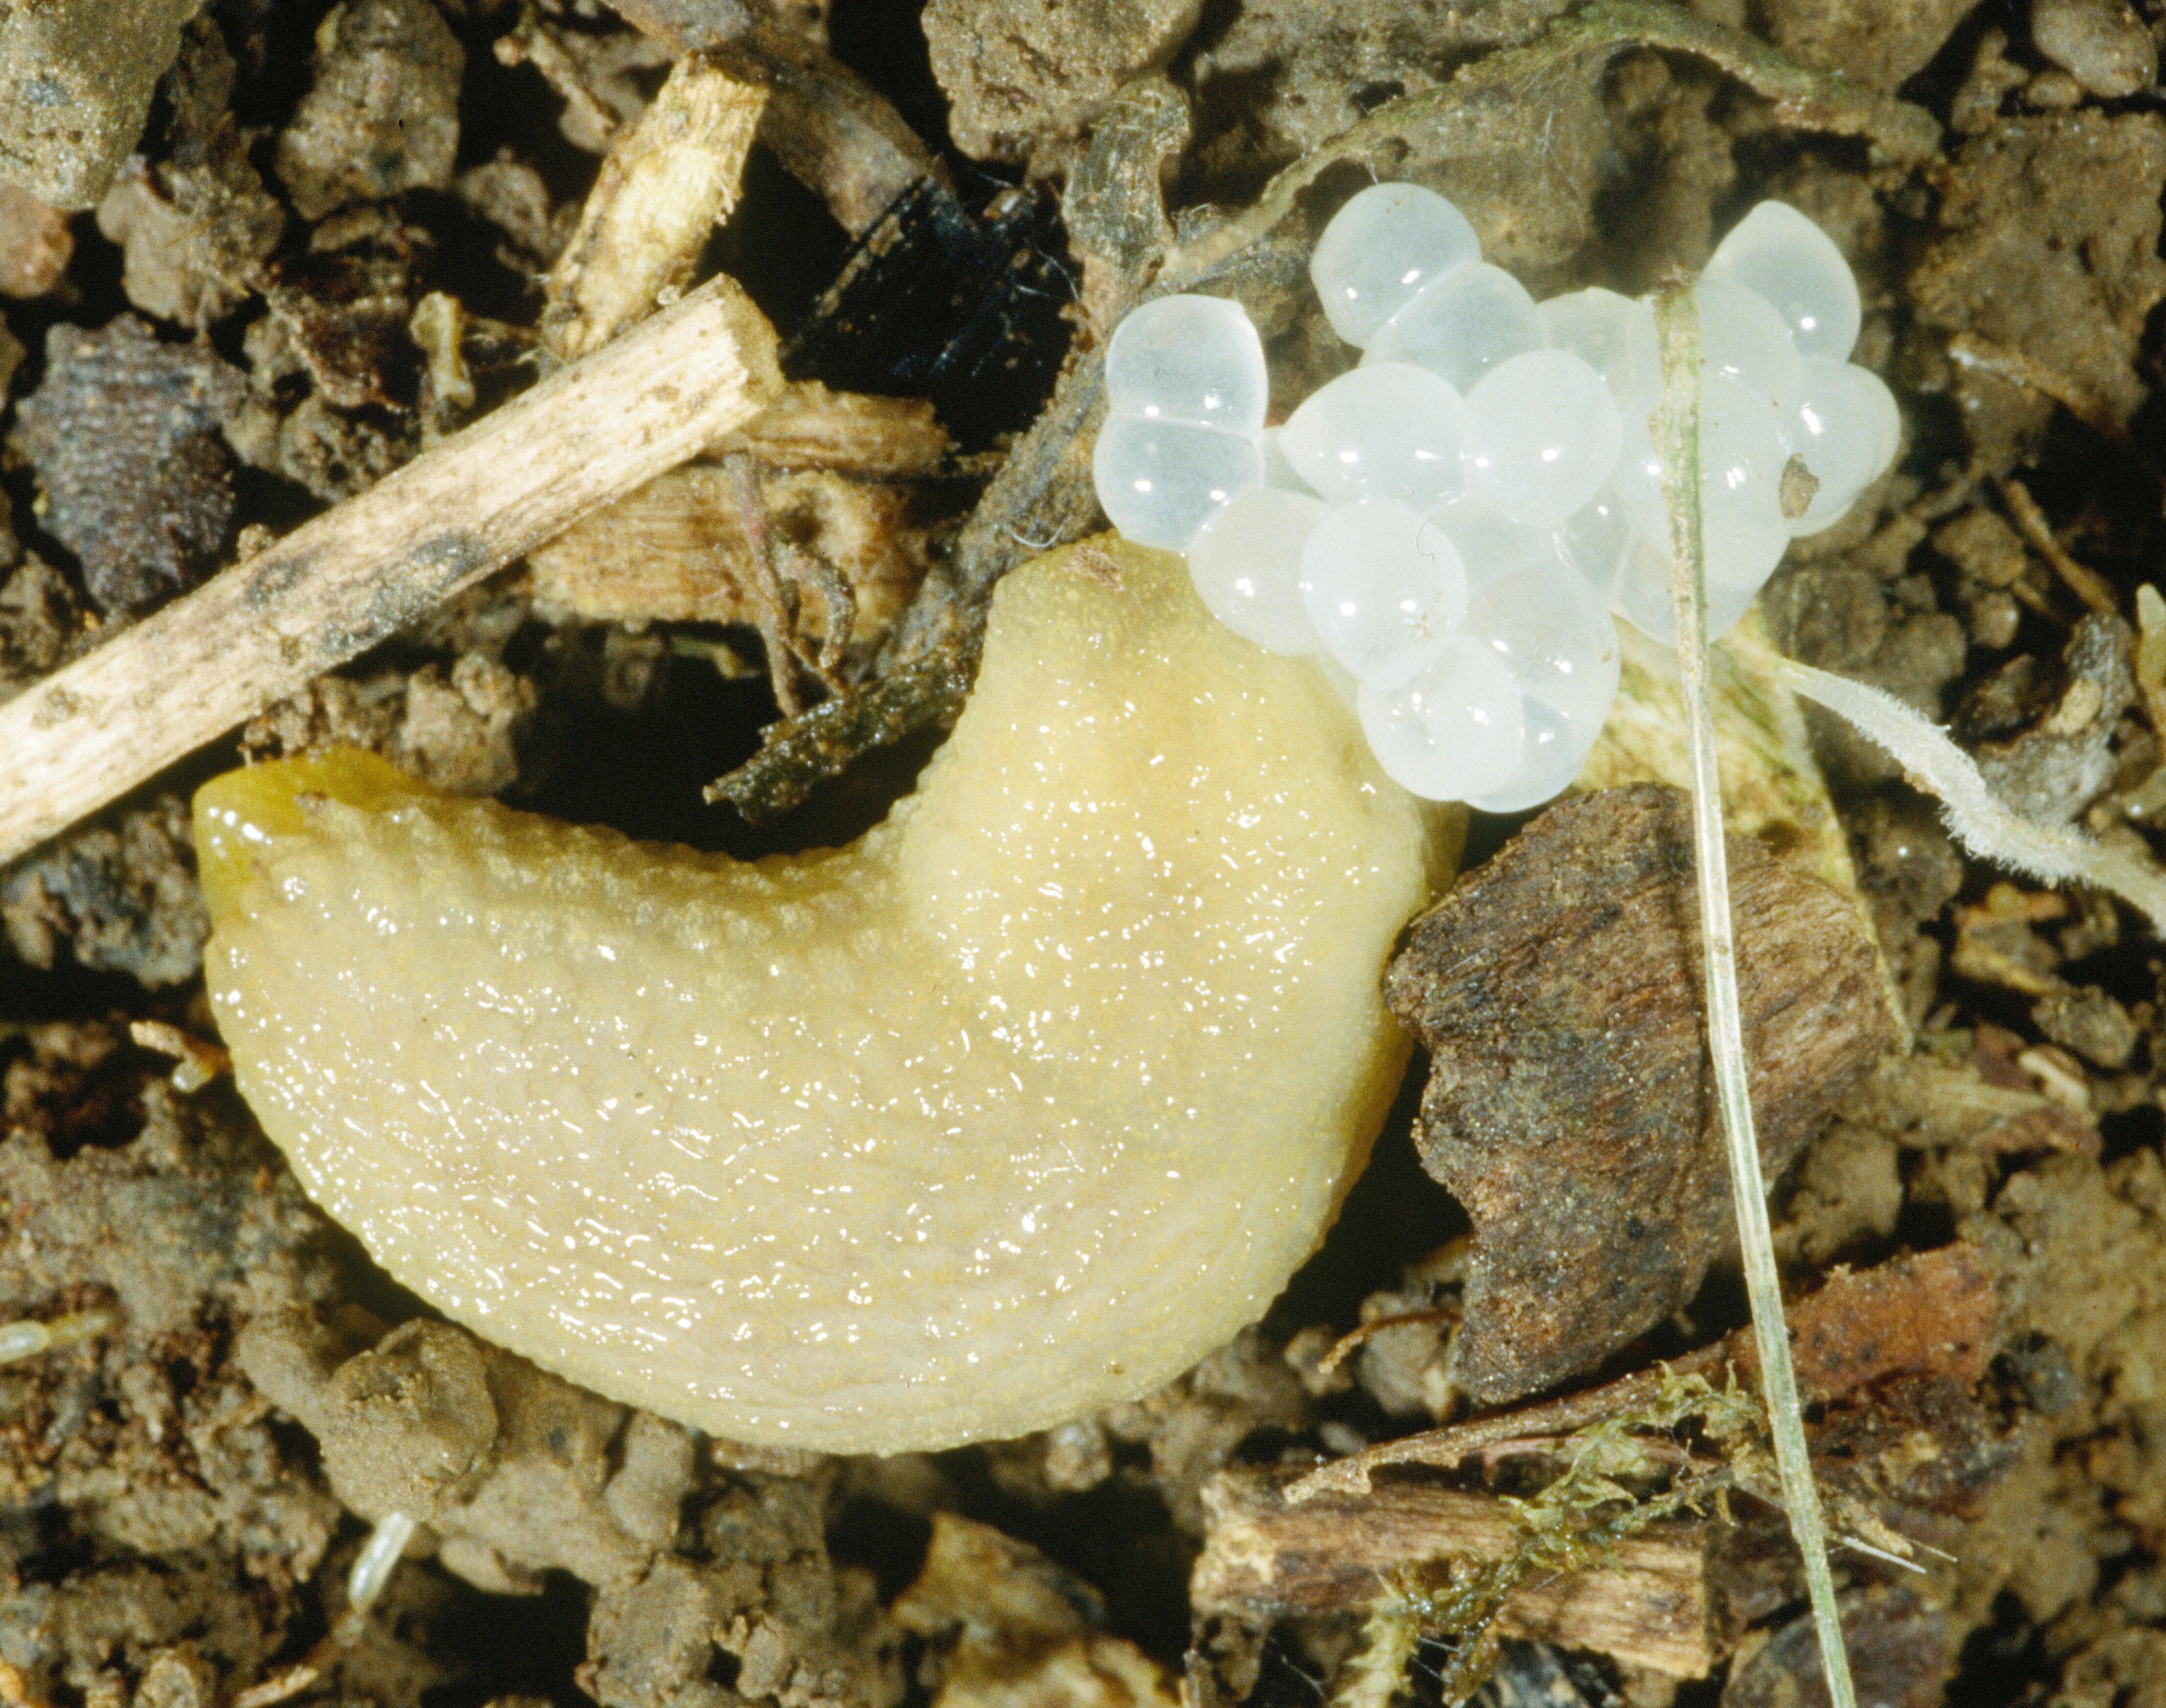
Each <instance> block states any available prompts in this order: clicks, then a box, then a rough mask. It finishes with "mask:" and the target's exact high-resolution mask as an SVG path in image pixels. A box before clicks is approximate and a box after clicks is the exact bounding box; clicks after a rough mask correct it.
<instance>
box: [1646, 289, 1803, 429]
mask: <svg viewBox="0 0 2166 1708" xmlns="http://www.w3.org/2000/svg"><path fill="white" fill-rule="evenodd" d="M1693 302H1694V304H1695V305H1696V306H1697V307H1698V309H1699V358H1700V366H1702V367H1703V368H1705V369H1706V370H1708V371H1709V372H1713V373H1720V374H1727V375H1728V376H1729V377H1730V378H1732V379H1734V380H1737V381H1740V382H1742V383H1743V384H1744V385H1745V386H1746V387H1747V388H1748V389H1749V390H1751V391H1753V392H1757V393H1759V395H1760V396H1762V397H1763V398H1767V399H1769V400H1770V401H1771V402H1783V401H1786V400H1787V399H1788V398H1794V397H1795V396H1796V395H1797V393H1798V387H1799V385H1800V384H1801V383H1802V382H1803V381H1804V373H1805V365H1804V357H1803V356H1799V354H1798V346H1797V344H1796V342H1795V341H1794V340H1793V339H1792V337H1791V335H1790V327H1789V323H1788V321H1786V320H1784V319H1783V317H1782V316H1781V315H1780V314H1777V313H1776V312H1775V308H1774V306H1773V305H1772V303H1769V302H1768V301H1767V298H1764V297H1762V296H1761V295H1760V294H1759V293H1757V291H1748V290H1746V288H1745V287H1744V286H1742V285H1741V284H1738V283H1736V282H1735V281H1734V280H1730V279H1702V280H1701V281H1700V282H1699V283H1698V285H1696V286H1694V287H1693ZM1650 318H1651V317H1650Z"/></svg>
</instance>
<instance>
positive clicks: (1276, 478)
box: [1256, 427, 1315, 494]
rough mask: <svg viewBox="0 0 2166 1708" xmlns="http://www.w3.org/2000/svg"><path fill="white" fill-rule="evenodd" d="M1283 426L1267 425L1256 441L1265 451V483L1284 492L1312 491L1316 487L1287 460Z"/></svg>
mask: <svg viewBox="0 0 2166 1708" xmlns="http://www.w3.org/2000/svg"><path fill="white" fill-rule="evenodd" d="M1285 432H1286V429H1285V428H1283V427H1266V428H1265V429H1264V430H1263V432H1262V433H1261V434H1260V435H1258V436H1257V439H1256V443H1257V445H1259V446H1260V448H1261V450H1262V451H1263V453H1264V484H1265V486H1267V487H1272V488H1276V489H1277V490H1278V491H1280V492H1284V493H1312V494H1313V492H1314V490H1315V489H1314V488H1312V487H1311V486H1310V485H1309V483H1308V482H1307V481H1305V480H1303V479H1302V477H1301V471H1300V470H1299V469H1297V468H1296V467H1294V466H1293V465H1292V463H1291V462H1289V461H1286V445H1285V443H1284V442H1283V435H1284V434H1285Z"/></svg>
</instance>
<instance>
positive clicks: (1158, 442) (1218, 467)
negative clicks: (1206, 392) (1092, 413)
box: [1091, 415, 1264, 551]
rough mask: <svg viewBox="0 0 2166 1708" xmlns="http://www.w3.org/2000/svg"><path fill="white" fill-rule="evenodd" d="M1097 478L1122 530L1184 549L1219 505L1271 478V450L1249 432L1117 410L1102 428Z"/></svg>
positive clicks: (1094, 456)
mask: <svg viewBox="0 0 2166 1708" xmlns="http://www.w3.org/2000/svg"><path fill="white" fill-rule="evenodd" d="M1091 480H1092V481H1093V482H1094V483H1095V484H1096V487H1097V489H1098V502H1099V503H1100V504H1101V506H1102V507H1103V508H1104V509H1105V512H1106V515H1107V519H1109V520H1110V521H1111V522H1112V525H1114V526H1115V527H1116V528H1117V529H1119V530H1121V532H1122V533H1123V534H1125V535H1128V538H1129V539H1131V540H1134V541H1135V542H1136V543H1137V544H1138V546H1159V547H1161V548H1162V549H1164V550H1165V551H1182V550H1184V549H1186V546H1187V545H1188V542H1189V540H1190V538H1191V536H1192V535H1194V534H1195V532H1196V530H1197V528H1199V527H1201V526H1202V524H1203V520H1204V519H1205V518H1206V517H1207V516H1208V515H1210V514H1211V513H1212V511H1213V510H1215V509H1218V506H1219V505H1221V504H1223V503H1225V502H1226V501H1227V500H1228V499H1229V498H1232V497H1233V496H1234V493H1239V492H1244V491H1246V490H1247V489H1248V488H1250V487H1255V486H1261V485H1262V484H1263V480H1264V456H1263V452H1262V451H1261V450H1260V449H1259V448H1258V446H1257V445H1256V441H1255V440H1253V439H1251V438H1249V437H1247V436H1246V435H1243V434H1239V433H1225V432H1222V431H1220V430H1218V428H1216V427H1192V426H1190V425H1187V424H1185V423H1182V422H1177V421H1150V420H1146V419H1144V418H1143V417H1142V416H1140V415H1113V416H1109V417H1108V418H1107V421H1106V424H1105V425H1104V426H1102V427H1101V428H1100V429H1099V430H1098V443H1097V445H1096V447H1095V449H1094V450H1093V451H1091Z"/></svg>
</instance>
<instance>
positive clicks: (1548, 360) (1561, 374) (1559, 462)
mask: <svg viewBox="0 0 2166 1708" xmlns="http://www.w3.org/2000/svg"><path fill="white" fill-rule="evenodd" d="M1622 443H1623V435H1622V430H1621V428H1620V425H1619V420H1618V415H1617V403H1616V400H1615V399H1614V398H1612V397H1611V396H1610V394H1609V387H1608V386H1606V385H1604V384H1603V380H1602V376H1601V375H1600V374H1598V373H1597V372H1595V371H1594V370H1593V368H1592V367H1590V366H1588V364H1587V363H1586V362H1584V361H1581V360H1580V358H1579V357H1577V356H1574V355H1572V353H1571V352H1570V351H1563V350H1533V351H1527V352H1526V353H1525V354H1524V355H1523V356H1511V357H1508V358H1507V359H1506V360H1505V361H1501V362H1499V363H1498V364H1497V366H1494V367H1492V368H1491V369H1490V370H1489V372H1487V373H1486V374H1484V375H1482V377H1481V379H1480V380H1478V381H1477V382H1476V383H1475V387H1474V389H1473V390H1472V391H1471V392H1469V393H1467V395H1466V440H1465V449H1464V451H1462V453H1461V456H1462V460H1463V461H1464V462H1465V463H1466V483H1467V486H1468V488H1470V490H1471V492H1472V493H1474V495H1475V496H1476V497H1477V498H1481V499H1482V502H1484V503H1487V505H1488V506H1489V507H1490V508H1491V509H1493V510H1495V511H1497V512H1498V514H1502V515H1505V516H1508V517H1510V518H1511V519H1513V520H1514V521H1519V522H1531V523H1533V524H1535V525H1537V526H1539V527H1544V528H1555V527H1557V526H1558V525H1561V523H1562V522H1563V521H1564V519H1565V518H1566V517H1567V516H1569V515H1571V514H1572V512H1573V511H1575V510H1577V509H1579V507H1580V506H1581V505H1582V504H1584V503H1587V502H1588V500H1589V499H1591V498H1593V496H1594V495H1595V493H1597V492H1598V491H1600V490H1601V488H1602V486H1603V482H1605V481H1607V480H1608V479H1609V472H1610V470H1611V469H1612V468H1613V467H1615V465H1616V461H1617V452H1618V450H1619V446H1620V445H1621V444H1622Z"/></svg>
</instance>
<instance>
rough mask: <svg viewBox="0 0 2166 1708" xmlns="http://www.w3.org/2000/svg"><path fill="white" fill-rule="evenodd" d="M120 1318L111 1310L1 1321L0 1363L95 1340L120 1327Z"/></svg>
mask: <svg viewBox="0 0 2166 1708" xmlns="http://www.w3.org/2000/svg"><path fill="white" fill-rule="evenodd" d="M119 1322H120V1319H119V1317H118V1316H117V1315H114V1313H113V1312H112V1311H109V1310H74V1311H70V1312H69V1313H68V1314H67V1315H66V1316H56V1317H55V1318H54V1319H53V1320H52V1321H50V1322H40V1321H38V1320H37V1319H36V1318H34V1317H24V1318H22V1319H21V1320H20V1321H15V1322H8V1323H0V1364H13V1363H20V1362H21V1361H22V1360H23V1359H24V1358H34V1357H38V1356H39V1355H40V1353H43V1352H61V1351H64V1350H65V1349H66V1348H67V1347H75V1346H81V1345H82V1343H83V1342H85V1341H94V1340H96V1339H97V1338H98V1336H100V1335H103V1334H108V1333H110V1332H111V1331H113V1330H114V1328H116V1327H118V1326H119Z"/></svg>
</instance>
